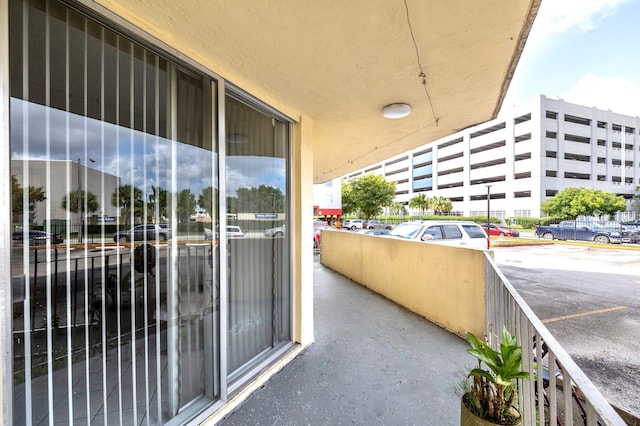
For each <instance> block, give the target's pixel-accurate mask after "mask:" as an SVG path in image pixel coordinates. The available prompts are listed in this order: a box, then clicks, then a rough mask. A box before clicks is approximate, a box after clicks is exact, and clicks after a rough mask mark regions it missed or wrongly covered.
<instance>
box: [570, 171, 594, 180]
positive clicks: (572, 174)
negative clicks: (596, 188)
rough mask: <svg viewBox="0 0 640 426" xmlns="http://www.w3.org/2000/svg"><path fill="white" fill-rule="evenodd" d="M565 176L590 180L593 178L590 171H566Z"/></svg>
mask: <svg viewBox="0 0 640 426" xmlns="http://www.w3.org/2000/svg"><path fill="white" fill-rule="evenodd" d="M564 177H565V178H569V179H580V180H589V179H591V175H590V174H588V173H577V172H565V173H564Z"/></svg>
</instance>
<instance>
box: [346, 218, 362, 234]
mask: <svg viewBox="0 0 640 426" xmlns="http://www.w3.org/2000/svg"><path fill="white" fill-rule="evenodd" d="M363 226H364V220H362V219H347V220H345V221H344V222H343V223H342V227H343V228H346V229H350V230H352V231H355V230H356V229H362V227H363Z"/></svg>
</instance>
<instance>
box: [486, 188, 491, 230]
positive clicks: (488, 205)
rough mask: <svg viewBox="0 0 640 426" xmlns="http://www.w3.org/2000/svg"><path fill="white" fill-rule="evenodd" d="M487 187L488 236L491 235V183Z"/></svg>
mask: <svg viewBox="0 0 640 426" xmlns="http://www.w3.org/2000/svg"><path fill="white" fill-rule="evenodd" d="M486 187H487V237H490V236H491V185H486Z"/></svg>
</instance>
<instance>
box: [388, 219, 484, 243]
mask: <svg viewBox="0 0 640 426" xmlns="http://www.w3.org/2000/svg"><path fill="white" fill-rule="evenodd" d="M389 237H394V238H404V239H407V240H416V241H424V242H429V243H436V244H443V245H448V246H459V247H469V248H476V249H481V250H487V249H489V237H488V236H487V234H486V232H485V231H484V230H483V229H482V228H481V227H480V225H478V224H477V223H475V222H469V221H450V220H446V221H437V220H425V221H416V222H404V223H401V224H399V225H397V226H396V227H395V228H393V229H392V230H391V232H389Z"/></svg>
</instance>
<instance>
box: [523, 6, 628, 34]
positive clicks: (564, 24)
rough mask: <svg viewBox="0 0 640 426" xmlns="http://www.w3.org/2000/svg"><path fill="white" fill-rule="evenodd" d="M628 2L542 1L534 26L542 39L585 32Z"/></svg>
mask: <svg viewBox="0 0 640 426" xmlns="http://www.w3.org/2000/svg"><path fill="white" fill-rule="evenodd" d="M628 1H629V0H562V1H543V2H542V6H540V11H539V12H538V16H537V18H536V22H535V24H534V30H535V32H536V33H537V34H538V35H539V36H542V37H545V36H549V35H551V34H554V33H562V32H566V31H570V30H575V31H579V32H587V31H589V30H592V29H593V28H595V27H597V26H598V23H599V21H601V20H602V19H604V18H606V17H607V16H610V15H612V14H614V13H615V12H616V10H617V9H618V6H619V5H621V4H623V3H626V2H628Z"/></svg>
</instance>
